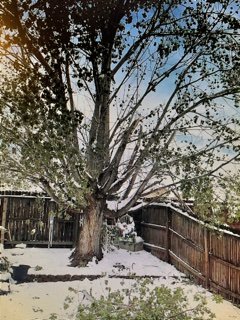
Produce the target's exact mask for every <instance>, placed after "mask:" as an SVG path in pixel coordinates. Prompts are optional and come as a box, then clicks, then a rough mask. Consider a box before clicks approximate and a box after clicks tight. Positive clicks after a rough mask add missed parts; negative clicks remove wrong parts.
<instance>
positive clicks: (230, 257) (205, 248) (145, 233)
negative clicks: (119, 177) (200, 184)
mask: <svg viewBox="0 0 240 320" xmlns="http://www.w3.org/2000/svg"><path fill="white" fill-rule="evenodd" d="M162 206H163V207H164V204H162V205H161V206H160V205H158V206H154V207H153V208H151V206H150V207H149V208H145V209H144V214H143V218H142V220H143V221H142V222H144V223H142V224H141V236H142V237H143V239H144V241H145V244H144V248H146V249H148V250H150V251H151V252H152V253H153V254H154V255H156V256H158V257H159V258H160V259H162V260H165V261H169V262H170V263H172V264H173V265H175V266H176V267H177V268H178V269H179V270H180V271H182V272H185V273H186V274H187V275H189V276H191V275H192V276H193V277H194V280H195V281H196V282H197V283H199V284H202V285H204V286H206V287H207V288H210V289H211V288H212V286H213V285H212V284H213V283H214V284H215V288H216V286H218V289H217V290H218V292H219V293H221V294H222V295H223V296H224V297H226V298H229V299H234V302H235V303H240V236H239V235H238V234H234V233H231V232H228V231H226V230H225V231H224V230H220V229H218V228H215V227H213V226H211V225H210V226H208V227H206V225H205V224H204V223H203V222H202V221H200V220H198V219H197V218H196V217H192V216H190V215H188V214H187V213H184V212H181V211H179V210H175V209H174V207H173V206H169V205H166V206H165V208H162ZM167 210H170V211H171V216H170V217H171V221H169V218H168V219H167V218H166V214H167ZM157 225H159V226H157ZM164 227H165V228H164ZM230 293H231V294H230Z"/></svg>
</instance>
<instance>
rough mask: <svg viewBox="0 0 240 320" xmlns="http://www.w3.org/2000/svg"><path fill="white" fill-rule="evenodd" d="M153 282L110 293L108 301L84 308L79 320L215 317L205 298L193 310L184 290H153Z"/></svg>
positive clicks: (103, 299)
mask: <svg viewBox="0 0 240 320" xmlns="http://www.w3.org/2000/svg"><path fill="white" fill-rule="evenodd" d="M149 284H151V282H150V281H149V280H146V279H145V280H143V281H140V282H138V283H136V284H135V285H134V286H133V287H132V288H131V289H122V290H117V291H114V292H112V291H111V289H110V288H108V290H109V292H108V295H107V296H106V297H104V296H101V297H100V298H99V299H94V301H93V302H91V304H88V305H83V304H81V305H80V306H79V309H78V314H77V319H78V320H122V319H129V320H168V319H169V320H170V319H171V320H202V319H206V320H210V319H213V318H214V315H213V314H212V313H211V311H210V310H209V309H208V308H207V302H206V298H205V297H204V296H203V295H200V294H196V295H195V296H194V301H195V306H194V307H189V306H188V304H189V303H188V300H187V297H186V295H185V294H184V292H183V290H182V289H181V288H176V289H173V290H172V289H170V288H168V287H166V286H160V287H155V288H153V289H150V287H149Z"/></svg>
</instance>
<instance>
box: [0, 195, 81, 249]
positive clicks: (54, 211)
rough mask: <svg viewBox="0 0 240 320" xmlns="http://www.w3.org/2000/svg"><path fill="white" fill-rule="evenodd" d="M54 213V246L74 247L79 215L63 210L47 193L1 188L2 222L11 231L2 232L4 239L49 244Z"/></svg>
mask: <svg viewBox="0 0 240 320" xmlns="http://www.w3.org/2000/svg"><path fill="white" fill-rule="evenodd" d="M51 215H54V216H55V217H54V227H53V246H73V244H74V242H75V240H76V232H77V230H76V228H75V227H74V226H75V225H76V223H77V217H76V218H74V219H73V218H72V217H70V216H69V215H67V214H66V212H61V211H60V210H59V208H58V206H57V204H56V203H55V202H54V201H51V198H49V197H47V196H46V195H44V194H38V193H30V192H25V193H23V192H21V191H20V192H16V191H15V192H12V191H4V192H1V191H0V225H2V226H3V227H5V228H6V229H8V230H9V232H8V233H5V234H4V233H3V232H2V233H1V242H3V241H4V238H5V243H7V244H16V243H20V242H22V243H26V244H28V245H43V246H47V245H48V242H49V217H50V216H51Z"/></svg>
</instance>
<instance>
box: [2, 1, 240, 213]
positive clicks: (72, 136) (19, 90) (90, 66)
mask: <svg viewBox="0 0 240 320" xmlns="http://www.w3.org/2000/svg"><path fill="white" fill-rule="evenodd" d="M239 6H240V5H239V1H237V0H221V1H214V0H199V1H193V0H185V1H179V0H165V1H159V0H157V1H154V0H151V1H147V0H146V1H145V0H138V1H137V0H111V1H106V0H90V1H76V0H62V1H55V0H49V1H46V0H34V1H32V0H21V1H19V0H2V1H1V3H0V63H1V78H0V124H1V132H0V143H1V151H0V168H1V170H2V171H4V170H8V171H11V172H13V174H14V172H16V173H17V174H18V175H19V176H20V177H27V179H29V180H31V181H33V182H34V183H36V184H38V185H40V186H41V187H42V188H44V190H46V191H47V192H48V193H49V194H50V195H51V197H52V198H53V199H55V200H56V201H57V202H59V203H61V204H62V205H64V206H68V207H72V208H80V207H81V208H82V207H87V206H88V205H89V203H92V202H96V201H97V202H99V203H101V206H100V207H101V211H104V212H109V210H113V211H114V212H116V214H117V215H121V214H123V213H125V212H126V211H127V210H129V209H130V208H131V207H132V206H133V205H135V203H136V201H137V200H138V199H139V198H141V197H146V196H147V195H148V194H149V193H152V192H155V191H157V190H159V188H162V187H163V186H168V187H169V188H175V187H177V186H179V185H180V184H181V183H182V182H183V181H184V183H189V182H191V181H192V180H193V179H196V177H198V176H206V175H211V174H212V173H214V172H216V170H217V168H221V167H222V166H223V165H224V164H225V163H226V162H230V161H232V160H233V159H235V161H238V160H239V142H238V141H239V109H238V107H239V92H240V86H239V71H240V70H239V69H240V60H239V58H240V57H239V52H240V42H239V28H240V22H239V21H240V20H239V9H240V8H239ZM116 200H117V201H116ZM107 204H108V207H107Z"/></svg>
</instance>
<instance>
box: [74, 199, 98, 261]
mask: <svg viewBox="0 0 240 320" xmlns="http://www.w3.org/2000/svg"><path fill="white" fill-rule="evenodd" d="M102 223H103V211H102V206H101V202H99V201H96V200H92V201H91V204H90V205H89V206H88V207H87V208H86V209H85V210H84V214H83V216H82V217H81V219H80V222H79V230H80V232H79V237H78V241H77V244H76V247H75V249H74V251H73V253H72V255H71V257H70V259H71V265H72V266H73V267H77V266H78V267H83V266H86V265H87V263H88V262H89V261H91V260H92V259H93V257H96V259H97V260H101V259H102V257H103V253H102V245H101V232H102Z"/></svg>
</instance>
